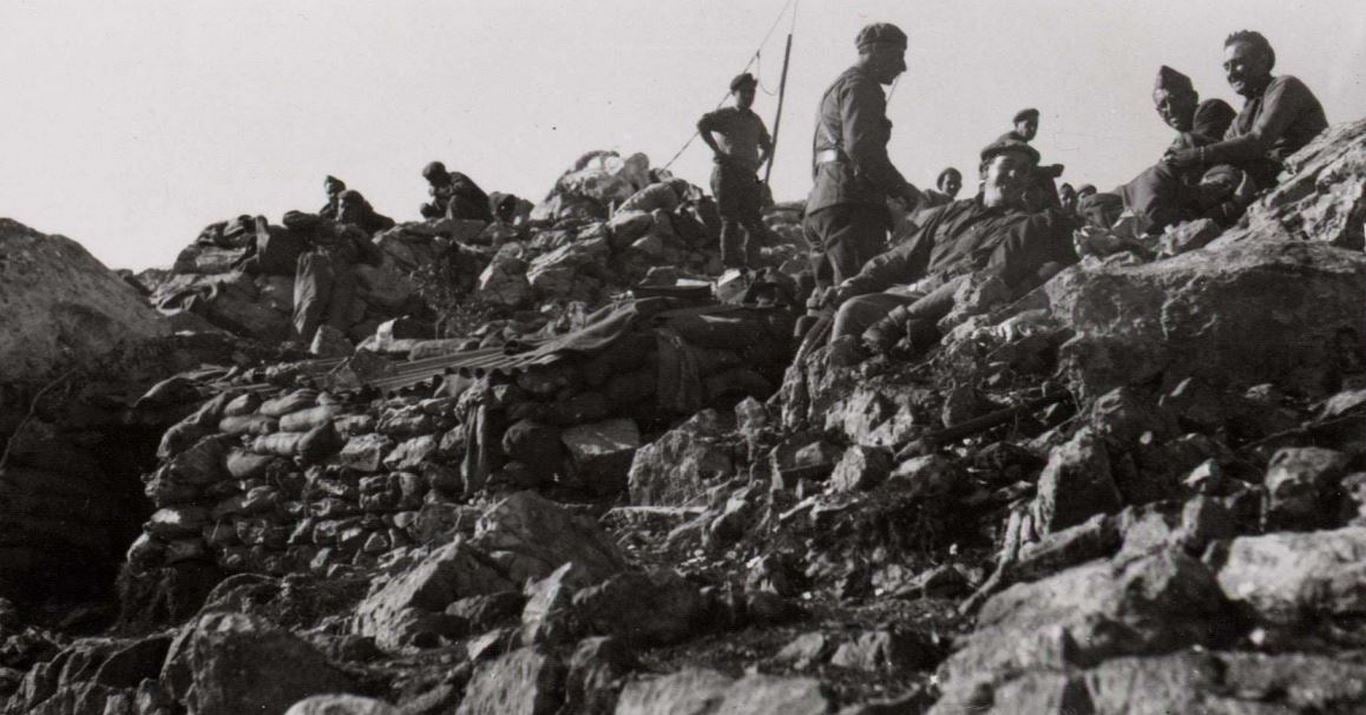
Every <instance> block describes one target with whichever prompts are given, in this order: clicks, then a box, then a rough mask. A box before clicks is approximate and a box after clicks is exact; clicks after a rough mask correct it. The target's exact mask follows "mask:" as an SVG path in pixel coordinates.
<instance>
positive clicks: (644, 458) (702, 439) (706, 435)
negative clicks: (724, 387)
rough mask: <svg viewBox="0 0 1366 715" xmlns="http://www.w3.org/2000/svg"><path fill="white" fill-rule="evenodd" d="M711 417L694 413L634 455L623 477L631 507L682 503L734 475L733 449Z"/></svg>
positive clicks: (720, 426)
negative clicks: (627, 482) (628, 472)
mask: <svg viewBox="0 0 1366 715" xmlns="http://www.w3.org/2000/svg"><path fill="white" fill-rule="evenodd" d="M715 417H716V415H715V413H714V412H706V411H704V412H701V413H698V414H696V415H694V416H693V417H691V418H690V419H688V421H686V422H684V423H683V424H681V425H679V426H677V427H675V428H674V429H672V430H670V431H668V432H665V433H664V435H663V436H661V437H660V438H659V439H657V440H655V441H653V442H651V443H650V444H647V445H645V446H644V447H641V448H640V449H639V450H637V451H636V453H635V460H634V461H633V462H632V463H631V471H630V475H629V477H628V481H629V482H630V490H631V503H632V504H636V505H646V506H650V505H653V506H678V505H681V504H686V503H688V502H690V501H692V500H693V499H696V498H698V497H700V496H702V495H703V494H705V493H706V491H707V489H708V488H709V487H712V486H714V485H716V484H718V483H720V482H721V481H724V480H726V479H729V478H730V477H731V476H733V475H734V473H735V461H736V460H735V454H734V451H735V448H734V446H733V445H732V444H730V443H729V442H727V441H726V439H725V438H726V435H727V433H728V429H727V425H724V424H722V423H720V422H719V421H718V420H717V419H716V418H715Z"/></svg>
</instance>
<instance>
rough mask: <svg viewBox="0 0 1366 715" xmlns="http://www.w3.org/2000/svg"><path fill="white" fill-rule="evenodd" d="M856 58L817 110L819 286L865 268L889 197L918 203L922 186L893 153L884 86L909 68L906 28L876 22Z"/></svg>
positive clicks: (813, 237)
mask: <svg viewBox="0 0 1366 715" xmlns="http://www.w3.org/2000/svg"><path fill="white" fill-rule="evenodd" d="M856 43H857V45H858V53H859V58H858V62H857V63H856V64H855V65H854V66H853V67H850V68H849V69H847V70H845V71H844V72H843V73H842V74H840V76H839V77H837V78H835V82H834V83H833V84H831V85H830V87H829V88H828V89H826V90H825V94H824V96H822V97H821V102H820V109H819V110H818V112H817V114H816V135H815V138H814V140H813V141H812V145H813V149H814V152H815V156H814V157H813V158H812V173H813V174H814V178H815V185H814V186H812V187H811V195H810V196H809V197H808V198H807V201H806V219H805V221H804V230H805V232H806V236H807V240H808V241H809V242H810V243H811V254H812V255H811V258H812V261H811V263H812V265H811V267H812V270H813V271H815V273H816V282H817V285H818V286H819V287H828V286H830V285H834V284H837V283H839V282H840V281H843V280H844V279H845V278H848V277H850V276H852V275H854V274H856V273H858V272H859V269H860V268H862V267H863V264H864V263H866V262H867V261H868V259H870V258H872V257H873V256H875V255H877V254H878V253H880V252H881V251H882V250H883V248H884V244H885V242H886V237H887V229H888V227H889V225H890V218H891V217H890V215H889V214H888V211H887V199H888V198H889V197H890V198H900V199H904V200H905V201H906V202H907V203H908V204H909V205H908V207H907V208H908V209H911V210H914V208H915V207H916V206H918V205H919V204H920V201H921V196H920V191H919V190H918V189H916V188H915V187H914V186H912V185H911V184H910V183H908V182H907V181H906V179H905V178H904V177H902V175H901V172H899V171H897V169H896V167H895V166H892V162H891V160H890V159H888V158H887V140H888V139H890V138H891V135H892V123H891V122H890V121H888V119H887V99H886V97H884V96H883V94H882V87H881V85H889V84H891V83H892V80H894V79H896V77H897V75H899V74H901V73H902V72H904V71H906V58H905V54H906V33H904V32H902V31H901V30H900V28H898V27H897V26H896V25H890V24H886V23H877V24H873V25H869V26H867V27H865V28H863V30H861V31H860V32H859V34H858V38H857V40H856Z"/></svg>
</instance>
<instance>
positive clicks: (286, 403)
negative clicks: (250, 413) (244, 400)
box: [259, 389, 318, 417]
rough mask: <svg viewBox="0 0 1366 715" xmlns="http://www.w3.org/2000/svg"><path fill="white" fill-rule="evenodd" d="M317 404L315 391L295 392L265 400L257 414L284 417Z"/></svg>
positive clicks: (316, 392)
mask: <svg viewBox="0 0 1366 715" xmlns="http://www.w3.org/2000/svg"><path fill="white" fill-rule="evenodd" d="M317 404H318V391H317V390H309V389H303V390H295V391H294V392H291V393H289V394H288V395H282V396H280V397H276V398H274V399H270V400H266V401H265V402H264V403H262V404H261V409H260V410H259V412H260V413H261V414H263V415H266V416H267V417H284V416H285V415H287V414H289V413H291V412H298V411H299V410H304V409H308V408H309V407H314V406H316V405H317Z"/></svg>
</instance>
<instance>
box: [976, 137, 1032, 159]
mask: <svg viewBox="0 0 1366 715" xmlns="http://www.w3.org/2000/svg"><path fill="white" fill-rule="evenodd" d="M1008 151H1022V152H1024V153H1025V154H1028V155H1029V159H1030V160H1031V161H1033V162H1034V163H1035V164H1037V163H1039V151H1038V150H1037V149H1035V148H1034V147H1032V146H1030V145H1029V144H1028V143H1026V142H1022V141H1020V140H1018V139H997V140H996V141H994V142H992V143H990V144H988V145H986V147H985V148H983V149H982V163H983V164H985V163H986V162H988V161H991V158H992V157H994V156H996V155H997V154H1004V153H1006V152H1008Z"/></svg>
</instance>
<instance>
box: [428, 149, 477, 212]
mask: <svg viewBox="0 0 1366 715" xmlns="http://www.w3.org/2000/svg"><path fill="white" fill-rule="evenodd" d="M422 178H424V179H426V180H427V183H428V184H430V186H429V187H428V189H427V192H428V193H430V194H431V196H432V200H431V202H430V203H425V204H422V209H421V211H422V217H423V218H427V219H433V218H454V219H469V220H474V221H486V222H487V221H492V220H493V211H492V210H491V209H490V208H489V197H488V194H486V193H484V190H483V189H481V188H479V185H478V184H476V183H474V182H473V181H471V180H470V177H468V176H465V175H464V174H462V173H460V172H458V171H446V165H445V164H442V163H441V162H439V161H434V162H432V163H430V164H428V165H427V166H426V167H424V168H423V169H422Z"/></svg>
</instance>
